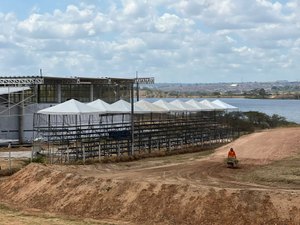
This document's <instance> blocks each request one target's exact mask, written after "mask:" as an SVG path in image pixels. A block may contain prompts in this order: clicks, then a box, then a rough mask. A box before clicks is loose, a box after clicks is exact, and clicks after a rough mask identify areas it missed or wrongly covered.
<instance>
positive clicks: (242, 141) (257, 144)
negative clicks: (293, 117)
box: [213, 127, 300, 164]
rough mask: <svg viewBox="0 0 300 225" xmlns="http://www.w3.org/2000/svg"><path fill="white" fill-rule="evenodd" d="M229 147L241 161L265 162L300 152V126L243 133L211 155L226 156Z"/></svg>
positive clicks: (216, 156)
mask: <svg viewBox="0 0 300 225" xmlns="http://www.w3.org/2000/svg"><path fill="white" fill-rule="evenodd" d="M231 147H232V148H234V150H235V152H236V153H237V156H238V158H239V159H241V160H243V161H245V160H246V161H251V163H253V164H266V163H269V162H272V161H274V160H280V159H283V158H286V157H289V156H293V155H295V154H298V153H299V152H300V128H299V127H295V128H279V129H272V130H264V131H261V132H257V133H253V134H249V135H245V136H242V137H241V138H239V139H237V140H236V141H234V142H232V143H229V144H227V145H225V146H222V147H220V148H219V149H217V150H216V153H215V154H214V155H213V157H215V158H220V157H221V158H224V157H226V156H227V152H228V150H229V149H230V148H231Z"/></svg>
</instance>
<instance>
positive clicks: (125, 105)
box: [110, 100, 150, 114]
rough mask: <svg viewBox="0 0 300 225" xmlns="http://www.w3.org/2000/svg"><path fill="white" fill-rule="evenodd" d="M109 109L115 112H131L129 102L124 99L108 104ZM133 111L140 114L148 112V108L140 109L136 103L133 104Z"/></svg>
mask: <svg viewBox="0 0 300 225" xmlns="http://www.w3.org/2000/svg"><path fill="white" fill-rule="evenodd" d="M110 106H111V110H112V111H114V112H116V113H131V104H130V103H129V102H126V101H124V100H119V101H117V102H115V103H113V104H111V105H110ZM134 113H137V114H142V113H150V112H149V111H148V110H145V109H142V108H140V107H138V106H136V105H134Z"/></svg>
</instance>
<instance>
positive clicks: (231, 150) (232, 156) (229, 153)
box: [228, 148, 236, 159]
mask: <svg viewBox="0 0 300 225" xmlns="http://www.w3.org/2000/svg"><path fill="white" fill-rule="evenodd" d="M228 158H234V159H236V154H235V151H234V150H233V148H230V150H229V152H228Z"/></svg>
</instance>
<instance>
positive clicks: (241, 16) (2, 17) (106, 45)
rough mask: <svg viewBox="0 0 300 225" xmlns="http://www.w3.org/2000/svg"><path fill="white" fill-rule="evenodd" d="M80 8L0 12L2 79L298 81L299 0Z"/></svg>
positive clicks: (127, 2)
mask: <svg viewBox="0 0 300 225" xmlns="http://www.w3.org/2000/svg"><path fill="white" fill-rule="evenodd" d="M76 2H77V1H73V3H72V4H69V5H67V6H66V7H65V8H56V9H53V10H52V11H50V10H48V11H45V10H42V8H40V6H39V4H35V5H33V6H31V7H29V8H31V11H30V14H29V15H28V16H26V17H22V19H20V18H19V17H18V15H17V14H16V13H14V12H13V11H12V12H11V13H4V12H2V13H1V10H0V26H1V28H2V29H1V31H0V53H1V56H0V59H1V61H2V64H1V66H0V69H1V71H2V73H8V74H11V73H16V74H22V73H26V74H28V73H32V74H35V73H36V72H37V71H38V70H39V68H43V70H44V73H45V74H49V75H50V74H54V75H79V73H80V74H83V75H91V76H92V75H97V76H99V75H101V74H105V75H106V76H129V77H133V76H134V74H135V71H137V70H138V71H139V73H140V74H143V73H145V74H153V75H155V76H157V79H158V81H165V82H173V81H178V82H179V81H181V82H212V81H215V82H219V81H236V80H240V76H241V74H245V76H246V75H249V79H250V78H251V79H254V80H263V79H264V77H266V78H272V77H274V76H275V75H277V76H280V75H281V74H284V75H285V79H291V80H293V79H294V80H295V79H296V77H297V76H298V72H297V71H299V66H298V65H297V62H298V61H299V60H300V51H299V50H300V38H299V36H300V29H299V28H300V5H299V2H298V1H296V0H291V1H286V2H285V1H280V2H279V1H278V2H276V1H267V0H252V1H244V0H220V1H212V0H189V1H187V0H176V1H172V0H154V1H149V0H148V1H146V0H139V1H134V0H118V1H117V0H110V1H106V3H105V4H104V3H103V4H99V2H100V1H96V0H89V1H85V2H81V3H76ZM101 2H102V1H101ZM24 4H26V3H24ZM273 75H274V76H273ZM141 76H142V75H141ZM188 77H190V78H188ZM277 79H280V78H277ZM244 80H245V81H246V79H244Z"/></svg>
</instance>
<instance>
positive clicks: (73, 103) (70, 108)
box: [37, 99, 101, 115]
mask: <svg viewBox="0 0 300 225" xmlns="http://www.w3.org/2000/svg"><path fill="white" fill-rule="evenodd" d="M37 113H39V114H47V115H81V114H98V113H101V112H100V110H99V109H95V108H94V107H91V106H88V105H86V104H84V103H82V102H79V101H77V100H75V99H70V100H68V101H66V102H63V103H60V104H58V105H55V106H52V107H49V108H46V109H42V110H39V111H38V112H37Z"/></svg>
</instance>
